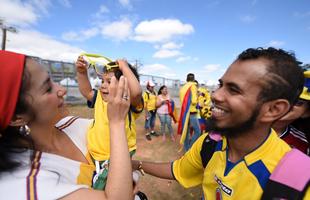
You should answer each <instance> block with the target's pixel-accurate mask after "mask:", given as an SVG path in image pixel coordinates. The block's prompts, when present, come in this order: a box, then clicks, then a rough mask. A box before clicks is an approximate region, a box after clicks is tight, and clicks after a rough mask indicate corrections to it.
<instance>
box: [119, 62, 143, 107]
mask: <svg viewBox="0 0 310 200" xmlns="http://www.w3.org/2000/svg"><path fill="white" fill-rule="evenodd" d="M117 63H118V65H119V69H120V70H121V71H122V73H123V76H125V77H126V78H127V80H128V86H129V90H130V95H131V96H130V102H131V105H133V106H139V105H140V104H141V103H142V89H141V86H140V83H139V81H138V80H137V78H136V77H135V75H134V74H133V72H132V71H131V69H130V68H129V66H128V63H127V61H126V60H117Z"/></svg>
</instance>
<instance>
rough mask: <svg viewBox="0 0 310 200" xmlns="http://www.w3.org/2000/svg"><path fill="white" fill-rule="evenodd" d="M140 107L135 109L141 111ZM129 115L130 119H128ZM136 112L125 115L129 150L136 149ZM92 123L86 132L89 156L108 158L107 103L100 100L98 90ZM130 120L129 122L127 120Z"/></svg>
mask: <svg viewBox="0 0 310 200" xmlns="http://www.w3.org/2000/svg"><path fill="white" fill-rule="evenodd" d="M142 109H143V105H141V107H139V108H136V110H138V111H141V110H142ZM129 116H130V118H131V120H129ZM137 117H138V114H137V113H134V112H132V111H131V112H130V113H129V114H128V115H127V117H126V134H127V141H128V148H129V151H133V150H136V148H137V146H136V122H135V121H136V119H137ZM94 119H95V121H94V124H93V126H92V127H90V128H89V130H88V132H87V148H88V150H89V152H90V154H91V156H92V157H93V158H94V159H95V160H98V161H103V160H108V159H109V158H110V129H109V120H108V115H107V103H106V102H104V101H103V100H102V97H101V93H100V92H99V91H98V92H97V95H96V102H95V113H94ZM129 121H130V122H129Z"/></svg>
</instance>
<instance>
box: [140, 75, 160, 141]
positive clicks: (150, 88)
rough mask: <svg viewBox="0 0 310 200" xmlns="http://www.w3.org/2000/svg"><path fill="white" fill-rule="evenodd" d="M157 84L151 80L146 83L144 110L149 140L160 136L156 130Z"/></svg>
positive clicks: (146, 136)
mask: <svg viewBox="0 0 310 200" xmlns="http://www.w3.org/2000/svg"><path fill="white" fill-rule="evenodd" d="M154 87H155V84H154V83H153V81H151V80H149V81H147V83H146V91H145V92H144V93H143V100H144V108H145V109H144V110H145V125H144V128H145V132H146V133H145V138H146V139H147V140H152V137H151V135H153V136H156V137H157V136H159V135H158V134H157V133H156V132H155V130H154V127H155V120H156V98H157V97H156V93H155V91H154Z"/></svg>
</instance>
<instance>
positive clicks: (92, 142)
mask: <svg viewBox="0 0 310 200" xmlns="http://www.w3.org/2000/svg"><path fill="white" fill-rule="evenodd" d="M88 64H89V63H88V62H87V61H86V60H85V59H84V57H83V56H79V58H78V59H77V61H76V69H77V80H78V84H79V89H80V92H81V94H82V95H83V96H84V97H85V98H86V99H87V104H88V106H89V107H90V108H95V110H94V119H95V120H94V123H93V125H92V126H91V127H90V128H89V130H88V133H87V148H88V151H89V153H90V155H91V156H92V159H93V161H94V164H95V166H96V171H95V172H94V175H93V180H92V187H93V188H94V189H104V188H105V185H106V180H107V173H108V163H109V158H110V142H109V141H110V133H109V121H108V117H107V98H108V96H109V90H108V86H109V84H110V80H111V78H112V77H113V76H115V77H116V78H117V80H118V79H119V78H120V76H121V75H123V76H125V77H126V78H127V80H128V86H129V91H130V102H131V106H130V109H129V112H128V115H127V117H126V135H127V141H128V148H129V152H130V154H131V155H133V154H134V153H135V150H136V124H135V119H136V118H137V117H138V114H139V113H140V112H142V110H143V100H142V90H141V87H140V83H139V75H138V73H137V71H136V70H135V68H133V67H132V66H130V65H129V64H128V63H127V62H126V61H125V60H117V61H116V62H111V63H109V64H110V66H113V67H107V68H104V70H103V71H102V72H98V71H97V70H98V69H96V72H97V74H100V75H99V77H100V78H101V80H102V84H101V86H100V88H99V89H98V90H95V89H93V88H92V87H91V84H90V81H89V78H88V73H87V68H88ZM123 98H124V99H126V98H128V97H127V96H124V97H123Z"/></svg>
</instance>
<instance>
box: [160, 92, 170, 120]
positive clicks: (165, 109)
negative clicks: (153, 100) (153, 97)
mask: <svg viewBox="0 0 310 200" xmlns="http://www.w3.org/2000/svg"><path fill="white" fill-rule="evenodd" d="M157 98H158V99H159V100H160V101H163V100H170V96H169V95H167V96H166V98H163V96H162V95H161V94H160V95H158V96H157ZM157 113H158V114H161V115H164V114H169V111H168V105H167V104H162V105H161V106H160V107H158V108H157Z"/></svg>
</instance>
